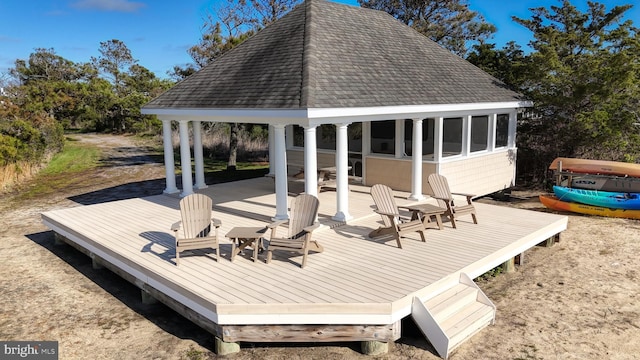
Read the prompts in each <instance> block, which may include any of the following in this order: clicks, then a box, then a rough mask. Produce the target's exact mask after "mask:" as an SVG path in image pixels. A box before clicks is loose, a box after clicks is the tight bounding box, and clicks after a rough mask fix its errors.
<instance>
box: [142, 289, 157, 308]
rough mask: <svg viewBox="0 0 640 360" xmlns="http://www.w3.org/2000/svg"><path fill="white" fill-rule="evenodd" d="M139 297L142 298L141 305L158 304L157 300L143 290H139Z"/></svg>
mask: <svg viewBox="0 0 640 360" xmlns="http://www.w3.org/2000/svg"><path fill="white" fill-rule="evenodd" d="M140 295H141V297H142V303H143V304H145V305H153V304H156V303H157V302H158V299H156V298H154V297H153V296H152V295H151V294H150V293H149V292H147V291H146V290H144V289H140Z"/></svg>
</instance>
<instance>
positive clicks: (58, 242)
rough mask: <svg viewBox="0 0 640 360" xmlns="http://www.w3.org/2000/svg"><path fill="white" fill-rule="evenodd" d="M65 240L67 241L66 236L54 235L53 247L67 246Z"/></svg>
mask: <svg viewBox="0 0 640 360" xmlns="http://www.w3.org/2000/svg"><path fill="white" fill-rule="evenodd" d="M64 240H65V238H64V236H62V235H60V234H58V233H53V245H56V246H61V245H66V244H67V242H66V241H64Z"/></svg>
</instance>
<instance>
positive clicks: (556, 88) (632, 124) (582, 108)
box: [513, 0, 640, 176]
mask: <svg viewBox="0 0 640 360" xmlns="http://www.w3.org/2000/svg"><path fill="white" fill-rule="evenodd" d="M630 7H631V6H630V5H625V6H615V7H613V8H612V9H611V10H610V11H606V9H605V7H604V5H602V4H599V3H595V2H589V3H588V10H587V11H586V12H585V13H582V12H580V11H579V10H578V9H576V7H574V6H573V5H571V3H570V2H569V1H568V0H565V1H563V2H562V6H551V7H550V9H546V8H543V7H540V8H534V9H531V11H532V12H533V16H532V17H531V19H520V18H516V17H514V18H513V19H514V21H516V22H517V23H519V24H521V25H523V26H525V27H526V28H527V29H529V30H531V31H532V32H533V38H534V40H533V41H532V42H531V43H530V45H531V47H532V49H533V51H532V52H531V54H529V55H528V56H527V58H528V59H527V60H528V61H526V63H525V65H524V69H523V71H522V72H521V75H522V78H521V79H520V80H519V82H520V84H519V90H520V91H521V92H522V93H524V94H525V95H526V96H527V97H528V98H529V99H531V100H533V101H534V104H535V105H534V108H533V109H531V111H528V112H527V113H526V114H525V116H524V117H523V118H522V119H521V121H520V123H519V133H520V135H519V148H520V151H519V152H518V154H519V155H518V161H519V164H518V167H519V169H522V170H524V171H526V172H528V173H530V174H532V175H534V176H535V174H536V173H537V174H545V173H546V170H545V169H546V166H547V164H549V163H550V161H551V160H552V159H553V158H554V157H557V156H565V157H588V158H596V159H598V158H603V159H604V158H606V159H609V160H620V161H632V162H637V161H638V155H637V154H638V150H640V148H639V147H640V146H639V145H640V139H639V136H638V127H637V126H636V124H637V123H638V122H639V114H640V91H639V89H638V84H639V83H640V82H639V80H640V62H639V61H638V59H640V41H639V38H638V29H637V28H635V27H634V26H633V23H632V22H631V21H629V20H628V21H624V22H622V19H623V16H624V13H625V12H626V11H627V10H628V9H629V8H630ZM521 165H522V166H521ZM538 176H539V175H538Z"/></svg>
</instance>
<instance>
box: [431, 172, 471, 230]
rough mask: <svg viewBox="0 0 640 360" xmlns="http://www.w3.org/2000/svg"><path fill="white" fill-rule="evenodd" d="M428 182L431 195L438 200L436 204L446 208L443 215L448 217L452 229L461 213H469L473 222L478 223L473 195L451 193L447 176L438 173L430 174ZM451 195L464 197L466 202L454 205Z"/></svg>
mask: <svg viewBox="0 0 640 360" xmlns="http://www.w3.org/2000/svg"><path fill="white" fill-rule="evenodd" d="M428 182H429V186H431V190H432V191H433V197H434V198H435V199H437V200H438V205H439V206H440V207H442V208H445V209H447V211H446V212H445V213H444V214H443V215H445V216H447V217H449V220H450V221H451V226H453V228H454V229H455V228H456V219H457V218H459V217H460V216H463V215H471V217H472V218H473V223H474V224H477V223H478V219H477V218H476V208H475V206H474V205H473V201H472V199H473V197H474V195H471V194H463V193H452V192H451V190H449V182H447V178H446V177H444V176H442V175H440V174H430V175H429V178H428ZM453 195H460V196H464V197H466V198H467V203H466V204H464V205H455V204H454V199H453Z"/></svg>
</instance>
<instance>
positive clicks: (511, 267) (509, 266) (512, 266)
mask: <svg viewBox="0 0 640 360" xmlns="http://www.w3.org/2000/svg"><path fill="white" fill-rule="evenodd" d="M502 269H503V270H504V272H505V273H512V272H514V271H516V261H515V258H511V259H509V260H507V261H505V262H504V263H503V264H502Z"/></svg>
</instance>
